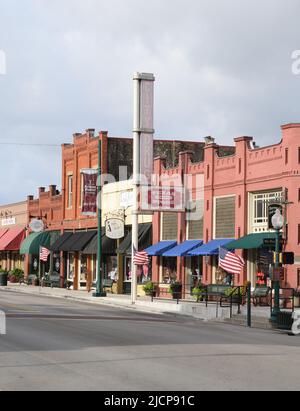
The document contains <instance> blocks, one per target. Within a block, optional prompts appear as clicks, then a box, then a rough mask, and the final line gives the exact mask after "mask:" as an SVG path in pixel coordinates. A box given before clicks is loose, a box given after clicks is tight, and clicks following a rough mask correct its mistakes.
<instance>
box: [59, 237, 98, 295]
mask: <svg viewBox="0 0 300 411" xmlns="http://www.w3.org/2000/svg"><path fill="white" fill-rule="evenodd" d="M96 235H97V231H95V230H91V231H78V232H76V233H72V232H66V233H64V234H62V235H61V236H60V237H59V238H58V239H57V241H56V242H55V243H54V244H53V245H52V247H51V250H52V251H53V253H55V255H56V256H58V253H60V258H62V259H63V261H62V263H61V264H60V265H61V276H62V277H63V279H64V280H66V281H67V284H68V287H70V288H72V289H74V290H78V289H79V290H80V289H89V287H90V285H91V282H92V279H91V278H90V275H89V273H90V266H89V263H90V261H89V260H88V256H87V255H86V254H84V253H83V251H84V249H85V248H86V246H87V245H88V244H89V243H90V242H91V240H92V239H93V237H95V236H96Z"/></svg>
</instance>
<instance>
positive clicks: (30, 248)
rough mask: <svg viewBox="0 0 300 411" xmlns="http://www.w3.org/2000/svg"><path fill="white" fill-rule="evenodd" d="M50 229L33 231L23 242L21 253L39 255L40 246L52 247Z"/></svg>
mask: <svg viewBox="0 0 300 411" xmlns="http://www.w3.org/2000/svg"><path fill="white" fill-rule="evenodd" d="M50 239H51V237H50V231H45V232H43V233H32V234H30V235H29V236H28V237H27V238H25V240H24V241H23V242H22V244H21V247H20V254H32V255H39V253H40V247H46V248H48V249H49V247H50Z"/></svg>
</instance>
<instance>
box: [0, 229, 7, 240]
mask: <svg viewBox="0 0 300 411" xmlns="http://www.w3.org/2000/svg"><path fill="white" fill-rule="evenodd" d="M7 231H8V229H7V228H0V238H1V237H3V236H4V234H5V233H7Z"/></svg>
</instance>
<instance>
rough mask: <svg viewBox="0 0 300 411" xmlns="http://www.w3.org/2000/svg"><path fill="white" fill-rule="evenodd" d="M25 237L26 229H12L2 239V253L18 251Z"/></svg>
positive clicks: (0, 247)
mask: <svg viewBox="0 0 300 411" xmlns="http://www.w3.org/2000/svg"><path fill="white" fill-rule="evenodd" d="M24 237H25V230H24V228H21V227H17V228H11V229H9V230H7V231H6V233H5V234H4V235H3V236H2V237H1V238H0V251H18V250H20V247H21V244H22V242H23V240H24Z"/></svg>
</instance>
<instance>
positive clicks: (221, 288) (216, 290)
mask: <svg viewBox="0 0 300 411" xmlns="http://www.w3.org/2000/svg"><path fill="white" fill-rule="evenodd" d="M231 288H232V287H231V285H218V284H211V285H208V286H207V288H206V290H207V291H205V293H206V294H207V295H208V297H210V296H211V297H225V296H226V291H228V290H230V289H231Z"/></svg>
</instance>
